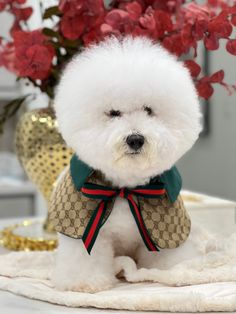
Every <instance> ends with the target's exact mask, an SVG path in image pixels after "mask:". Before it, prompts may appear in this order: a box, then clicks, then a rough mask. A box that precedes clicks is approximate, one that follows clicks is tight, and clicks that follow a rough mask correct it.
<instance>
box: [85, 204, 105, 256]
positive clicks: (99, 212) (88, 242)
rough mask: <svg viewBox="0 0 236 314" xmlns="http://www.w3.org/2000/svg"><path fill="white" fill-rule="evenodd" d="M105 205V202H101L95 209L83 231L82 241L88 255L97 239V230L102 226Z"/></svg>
mask: <svg viewBox="0 0 236 314" xmlns="http://www.w3.org/2000/svg"><path fill="white" fill-rule="evenodd" d="M106 209H107V204H106V202H105V201H101V202H100V204H99V205H98V206H97V208H96V209H95V211H94V213H93V215H92V217H91V218H90V220H89V222H88V225H87V227H86V229H85V231H84V234H83V237H82V240H83V242H84V246H85V248H86V250H87V251H88V253H89V254H90V252H91V250H92V248H93V245H94V243H95V241H96V239H97V236H98V233H99V230H100V228H101V226H102V222H103V219H104V217H105V213H106Z"/></svg>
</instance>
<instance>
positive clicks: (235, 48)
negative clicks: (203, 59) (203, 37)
mask: <svg viewBox="0 0 236 314" xmlns="http://www.w3.org/2000/svg"><path fill="white" fill-rule="evenodd" d="M226 49H227V51H228V52H229V53H231V54H232V55H234V56H236V39H231V40H228V42H227V44H226Z"/></svg>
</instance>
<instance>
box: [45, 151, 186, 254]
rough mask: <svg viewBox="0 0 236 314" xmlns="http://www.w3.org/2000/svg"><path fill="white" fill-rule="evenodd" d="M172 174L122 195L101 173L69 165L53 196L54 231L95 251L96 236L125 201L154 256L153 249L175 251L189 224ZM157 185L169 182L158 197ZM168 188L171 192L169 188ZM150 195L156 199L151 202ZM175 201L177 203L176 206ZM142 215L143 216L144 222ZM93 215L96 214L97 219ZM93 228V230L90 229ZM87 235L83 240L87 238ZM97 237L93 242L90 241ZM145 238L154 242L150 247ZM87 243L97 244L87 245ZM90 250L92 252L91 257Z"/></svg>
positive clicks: (51, 216) (73, 162)
mask: <svg viewBox="0 0 236 314" xmlns="http://www.w3.org/2000/svg"><path fill="white" fill-rule="evenodd" d="M170 171H171V172H169V173H164V174H163V175H162V176H159V177H156V178H154V179H153V180H151V182H152V185H147V186H144V187H139V188H136V189H134V190H131V191H128V189H126V191H125V189H121V190H119V191H118V190H116V189H114V188H110V186H111V183H110V182H107V181H105V180H104V177H103V175H102V174H101V173H100V172H99V171H94V170H93V169H91V168H89V167H88V166H87V165H85V164H84V163H83V162H81V161H80V160H78V159H77V157H76V156H74V157H73V158H72V160H71V167H70V170H69V169H68V171H67V172H66V173H65V175H64V177H63V178H62V179H61V180H60V181H59V183H58V185H57V186H56V188H55V191H54V193H53V195H52V200H51V204H50V208H49V219H50V220H51V221H52V223H53V225H54V227H55V229H56V231H58V232H60V233H63V234H65V235H67V236H69V237H72V238H75V239H83V240H84V242H85V244H86V241H87V246H86V247H87V249H88V247H89V246H91V247H90V250H91V248H92V246H93V244H94V242H95V239H96V235H97V234H96V232H97V233H98V231H99V228H101V227H102V225H103V224H104V223H105V222H106V220H107V219H109V215H110V213H111V211H112V208H113V205H114V201H115V198H116V197H118V196H119V197H124V198H126V199H127V202H129V205H130V208H131V207H132V206H133V207H132V213H133V215H134V218H135V220H136V222H137V226H138V228H139V231H140V234H141V236H142V237H143V240H144V242H145V244H146V246H147V247H148V248H149V249H150V250H155V249H154V248H153V247H152V244H153V245H154V246H155V247H157V250H158V248H161V249H165V248H176V247H178V246H179V245H180V244H181V243H183V242H184V241H185V240H186V239H187V237H188V235H189V233H190V228H191V221H190V218H189V216H188V213H187V211H186V209H185V207H184V204H183V201H182V199H181V197H180V195H179V190H180V187H181V181H180V180H181V179H179V178H180V176H179V174H178V172H177V169H176V168H175V169H172V170H170ZM78 178H79V179H78ZM155 181H158V182H161V181H165V182H164V186H165V189H162V188H161V189H158V192H157V189H153V186H155V187H156V185H153V182H155ZM171 181H172V184H171ZM159 184H160V183H159ZM162 184H163V182H162ZM170 184H171V188H170V187H169V186H168V185H170ZM150 187H151V188H150ZM160 191H161V192H160ZM94 193H95V195H94ZM101 193H102V196H101V195H100V194H101ZM104 193H105V194H104ZM122 193H123V194H122ZM124 193H126V196H125V195H124ZM140 193H144V194H143V195H142V194H140ZM147 193H148V198H147ZM151 193H154V195H153V196H152V197H151V198H150V197H149V196H150V194H151ZM155 193H163V195H161V197H157V196H155V195H156V194H155ZM103 194H104V195H105V196H104V195H103ZM104 197H105V198H106V199H105V200H104ZM107 198H108V199H107ZM174 198H176V199H175V200H174ZM104 204H105V205H106V206H105V205H104ZM99 208H100V209H99ZM104 208H105V209H104ZM99 210H100V212H101V213H102V214H103V216H102V217H100V219H101V224H100V226H99V227H98V226H96V222H97V220H98V216H99ZM102 210H103V211H104V213H103V212H102ZM138 210H140V216H141V217H140V216H139V211H138ZM95 211H97V212H96V215H95ZM135 211H136V212H135ZM92 217H93V218H92ZM139 219H140V220H139ZM91 220H93V225H91ZM137 220H138V221H137ZM124 223H125V222H124ZM89 224H90V225H91V226H90V227H89V228H88V225H89ZM94 224H95V225H94ZM88 229H89V230H88ZM86 230H87V231H86ZM86 232H87V235H86V239H85V238H83V237H85V233H86ZM145 232H146V235H145ZM94 234H95V239H93V240H91V237H93V236H94ZM147 237H149V238H150V241H149V242H148V238H147ZM88 239H90V241H93V243H92V244H91V243H88V241H89V240H88ZM90 250H89V249H88V251H90Z"/></svg>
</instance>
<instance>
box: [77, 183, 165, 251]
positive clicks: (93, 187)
mask: <svg viewBox="0 0 236 314" xmlns="http://www.w3.org/2000/svg"><path fill="white" fill-rule="evenodd" d="M81 192H82V193H83V194H84V195H85V196H86V197H88V198H93V199H99V200H101V202H100V203H99V204H98V206H97V208H96V209H95V211H94V213H93V215H92V217H91V218H90V221H89V223H88V225H87V227H86V229H85V231H84V234H83V237H82V240H83V242H84V244H85V247H86V249H87V251H88V253H90V252H91V250H92V247H93V245H94V243H95V240H96V238H97V236H98V232H99V229H100V228H101V226H102V224H103V220H104V217H105V213H106V210H107V204H108V202H109V201H111V200H112V199H113V198H115V197H117V196H119V197H121V198H125V199H127V201H128V203H129V207H130V210H131V212H132V214H133V216H134V219H135V221H136V224H137V227H138V229H139V232H140V234H141V236H142V238H143V241H144V243H145V245H146V246H147V248H148V250H150V251H159V248H158V247H157V246H156V245H155V243H154V242H153V241H152V239H151V237H150V235H149V233H148V230H147V228H146V226H145V223H144V221H143V218H142V213H141V211H140V208H139V206H138V204H136V202H135V200H134V199H133V195H136V196H142V197H145V198H160V197H162V196H163V195H164V194H165V193H166V190H165V188H164V184H163V183H160V184H155V185H151V184H150V185H146V186H138V187H137V188H135V189H128V188H122V189H111V188H109V187H106V186H102V185H98V184H93V183H85V184H84V185H83V187H82V188H81Z"/></svg>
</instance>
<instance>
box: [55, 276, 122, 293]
mask: <svg viewBox="0 0 236 314" xmlns="http://www.w3.org/2000/svg"><path fill="white" fill-rule="evenodd" d="M116 282H117V279H116V278H115V277H114V278H109V277H107V276H106V275H105V274H104V275H102V274H100V275H90V276H88V277H87V278H85V277H83V276H74V277H73V275H71V278H68V277H64V276H62V274H60V273H56V272H54V273H53V275H52V283H53V285H54V286H55V288H56V289H57V290H61V291H77V292H87V293H95V292H99V291H104V290H108V289H111V288H112V287H113V286H114V285H115V283H116Z"/></svg>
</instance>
